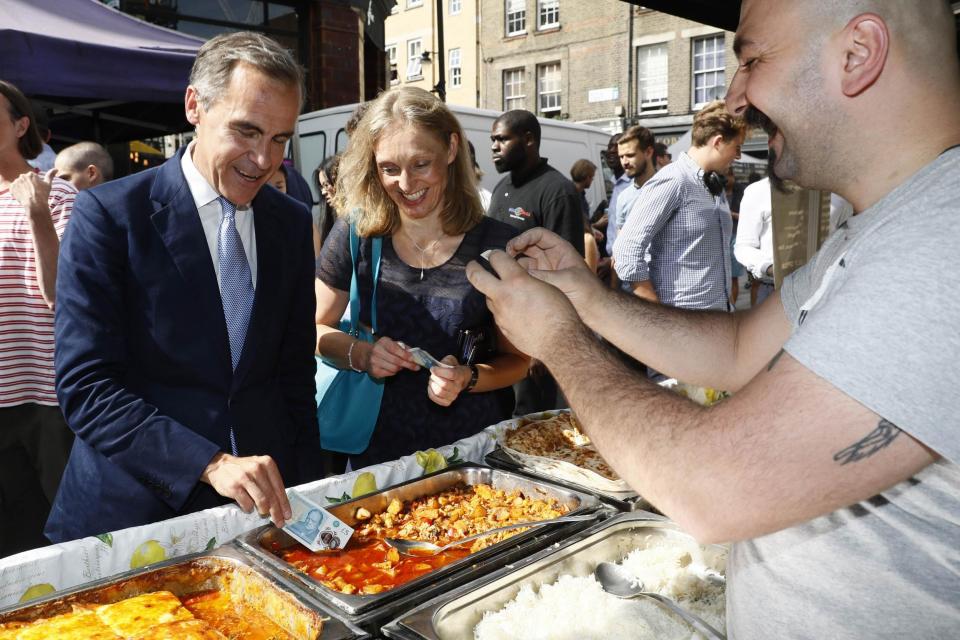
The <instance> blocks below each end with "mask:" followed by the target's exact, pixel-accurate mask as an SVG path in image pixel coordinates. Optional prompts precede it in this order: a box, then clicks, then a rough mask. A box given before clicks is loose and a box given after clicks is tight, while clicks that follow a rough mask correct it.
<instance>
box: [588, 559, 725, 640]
mask: <svg viewBox="0 0 960 640" xmlns="http://www.w3.org/2000/svg"><path fill="white" fill-rule="evenodd" d="M593 573H594V575H595V576H596V577H597V581H599V582H600V586H602V587H603V590H604V591H606V592H607V593H609V594H610V595H613V596H616V597H618V598H636V597H639V596H643V597H646V598H652V599H654V600H656V601H657V602H659V603H661V604H663V605H664V606H665V607H667V608H668V609H670V610H671V611H673V612H674V613H675V614H677V615H678V616H680V617H681V618H683V619H684V620H685V621H686V622H687V623H688V624H689V625H690V626H691V627H693V628H694V629H696V630H697V632H699V633H701V634H703V635H704V636H705V637H707V638H713V639H714V640H726V638H727V637H726V636H725V635H723V634H722V633H720V632H719V631H717V630H716V629H714V628H713V627H711V626H710V625H709V624H707V623H706V622H704V621H703V620H701V619H700V618H699V617H697V616H695V615H693V614H692V613H690V612H689V611H686V610H685V609H683V608H681V607H680V606H679V605H678V604H677V603H676V602H674V601H673V600H671V599H670V598H668V597H666V596H662V595H660V594H659V593H653V592H651V591H644V590H643V583H638V582H634V581H632V580H631V579H630V578H629V577H628V576H626V575H624V572H623V570H622V569H621V567H620V565H617V564H614V563H612V562H601V563H600V564H598V565H597V568H596V570H595V571H594V572H593Z"/></svg>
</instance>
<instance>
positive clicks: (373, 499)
mask: <svg viewBox="0 0 960 640" xmlns="http://www.w3.org/2000/svg"><path fill="white" fill-rule="evenodd" d="M599 507H600V503H599V501H598V500H597V498H596V497H595V496H592V495H589V494H587V493H582V492H578V491H574V490H571V489H568V488H565V487H561V486H558V485H553V484H551V483H549V482H544V481H541V480H538V479H534V478H530V477H528V476H523V475H520V474H514V473H511V472H507V471H501V470H497V469H492V468H490V467H486V466H483V465H476V464H464V465H459V466H455V467H450V468H448V469H445V470H443V471H440V472H438V473H435V474H432V475H429V476H424V477H423V478H418V479H415V480H411V481H408V482H405V483H402V484H399V485H396V486H393V487H390V488H387V489H384V490H382V491H379V492H376V493H371V494H368V495H366V496H362V497H360V498H356V499H354V500H350V501H347V502H343V503H340V504H338V505H336V506H332V507H329V508H328V509H329V511H331V512H332V513H333V514H334V515H335V516H337V517H338V518H340V519H341V520H342V521H344V522H345V523H346V524H348V525H350V526H351V527H353V528H354V530H355V532H354V534H353V537H352V538H351V539H350V542H349V543H348V544H347V546H346V548H345V549H342V550H337V551H318V552H313V551H310V550H308V549H306V548H305V547H303V546H302V545H300V544H299V543H298V542H296V541H295V540H294V539H293V538H291V537H290V536H288V535H287V534H286V533H284V532H283V531H282V530H279V529H277V528H276V527H274V526H272V525H267V526H265V527H262V528H260V529H257V530H254V531H251V532H249V533H247V534H245V535H244V536H242V537H241V538H240V539H238V541H237V543H238V545H239V546H240V547H242V548H244V549H246V550H247V551H248V552H250V553H251V554H253V555H255V556H258V557H259V558H260V559H261V560H262V561H263V562H264V563H265V564H266V565H267V566H269V567H270V568H272V569H273V570H274V571H277V572H279V573H280V574H281V575H283V576H284V577H285V578H287V579H288V580H292V581H295V582H297V583H299V584H301V585H303V586H304V587H305V588H306V589H308V590H309V591H310V592H312V593H314V594H316V596H317V597H318V599H320V600H321V601H322V602H324V603H329V604H332V605H333V606H334V607H337V608H338V609H340V610H342V611H343V612H345V613H346V614H348V616H356V617H348V620H352V621H354V622H356V623H357V624H359V625H360V626H361V627H364V628H373V627H375V625H374V624H373V622H372V621H374V619H376V618H379V617H382V616H383V615H389V613H391V612H396V611H397V610H402V609H403V607H405V606H412V605H413V604H416V603H418V602H422V601H423V599H424V598H426V597H428V596H430V595H435V594H437V593H439V592H441V591H444V590H446V589H449V588H452V587H453V586H456V585H458V584H462V583H464V582H466V581H468V580H472V579H474V578H476V577H478V576H479V575H482V574H483V573H485V572H487V571H492V570H494V569H496V568H498V567H500V566H502V565H503V564H504V563H507V562H511V561H513V560H516V559H518V558H520V557H525V556H526V555H529V554H530V553H532V552H534V551H536V550H539V549H541V548H543V547H545V546H548V545H549V544H552V543H554V542H557V541H558V540H560V539H562V538H564V537H566V536H568V535H570V534H571V533H573V532H574V531H578V530H579V529H581V528H583V527H585V526H590V522H589V521H588V522H586V523H575V524H572V525H571V524H558V525H555V526H550V527H538V528H534V529H515V530H511V531H506V532H500V533H496V534H492V535H491V536H490V537H487V538H480V539H479V540H476V541H473V542H468V543H467V544H465V545H463V546H462V547H453V548H452V549H450V550H447V551H444V552H442V553H440V554H438V555H434V556H426V555H417V556H405V555H402V554H400V553H398V552H397V550H396V549H394V548H392V547H390V546H389V545H388V544H387V543H385V542H384V541H383V539H384V538H388V537H389V538H401V539H407V540H426V541H429V542H433V543H436V544H439V545H444V544H447V543H448V542H453V541H455V540H457V539H459V538H464V537H466V536H469V535H472V534H474V533H479V532H481V531H486V530H489V529H494V528H496V527H498V526H504V525H507V524H512V523H515V522H526V521H532V520H545V519H548V518H555V517H559V516H563V515H573V514H582V513H589V512H597V514H598V517H602V516H603V514H604V512H602V511H597V510H598V508H599ZM607 515H609V514H607ZM388 604H389V605H390V606H389V607H388V606H387V605H388ZM371 610H374V611H378V612H381V614H382V615H380V616H378V615H376V614H371V613H370V612H371ZM384 612H385V613H384Z"/></svg>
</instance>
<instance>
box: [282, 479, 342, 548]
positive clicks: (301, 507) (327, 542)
mask: <svg viewBox="0 0 960 640" xmlns="http://www.w3.org/2000/svg"><path fill="white" fill-rule="evenodd" d="M287 498H288V499H289V500H290V509H291V511H293V516H292V517H291V518H290V520H289V522H287V524H286V525H285V526H284V527H283V530H284V531H286V532H287V533H289V534H290V535H291V536H293V537H294V538H296V539H297V540H298V541H299V542H300V543H301V544H303V546H305V547H306V548H308V549H310V550H311V551H326V550H329V549H343V548H344V547H345V546H347V542H348V541H349V540H350V536H352V535H353V529H352V528H351V527H349V526H347V525H346V524H345V523H344V522H343V521H342V520H340V519H339V518H337V517H336V516H335V515H333V514H332V513H330V512H329V511H327V510H326V509H324V508H323V507H321V506H320V505H318V504H317V503H315V502H314V501H313V500H310V499H309V498H305V497H304V496H302V495H301V494H300V493H299V492H297V491H294V490H292V489H291V490H289V491H287Z"/></svg>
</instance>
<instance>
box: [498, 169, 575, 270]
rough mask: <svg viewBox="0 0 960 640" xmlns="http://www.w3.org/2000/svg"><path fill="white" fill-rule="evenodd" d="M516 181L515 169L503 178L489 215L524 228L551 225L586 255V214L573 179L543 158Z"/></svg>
mask: <svg viewBox="0 0 960 640" xmlns="http://www.w3.org/2000/svg"><path fill="white" fill-rule="evenodd" d="M517 183H518V184H514V174H513V172H511V173H508V174H507V175H505V176H504V177H503V179H502V180H500V182H499V184H497V186H496V187H495V188H494V190H493V197H492V198H491V199H490V207H489V208H488V209H487V215H488V216H490V217H491V218H494V219H495V220H500V221H501V222H506V223H507V224H510V225H513V226H514V227H516V228H517V229H519V230H520V231H521V232H523V231H526V230H527V229H532V228H533V227H544V228H546V229H549V230H550V231H553V232H554V233H556V234H557V235H559V236H560V237H562V238H564V239H565V240H567V241H568V242H569V243H570V244H572V245H573V246H574V247H575V248H576V249H577V251H579V252H580V255H583V233H584V227H583V214H582V212H581V205H580V197H579V195H577V190H576V189H575V188H574V186H573V182H571V181H570V180H568V179H567V178H565V177H564V176H563V174H561V173H560V172H559V171H557V170H556V169H554V168H553V167H551V166H550V165H549V164H547V159H546V158H541V159H540V164H539V165H537V167H536V168H535V169H534V170H533V171H531V172H530V173H529V174H527V175H524V176H522V177H518V178H517Z"/></svg>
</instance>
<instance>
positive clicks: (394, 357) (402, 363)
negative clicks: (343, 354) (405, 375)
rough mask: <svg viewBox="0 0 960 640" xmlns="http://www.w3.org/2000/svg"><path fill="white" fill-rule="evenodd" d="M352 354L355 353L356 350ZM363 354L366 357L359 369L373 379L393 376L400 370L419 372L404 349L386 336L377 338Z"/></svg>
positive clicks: (417, 366) (418, 367) (411, 357)
mask: <svg viewBox="0 0 960 640" xmlns="http://www.w3.org/2000/svg"><path fill="white" fill-rule="evenodd" d="M367 344H369V343H367ZM354 352H356V349H355V350H354ZM365 352H366V355H365V356H364V360H363V361H362V366H361V367H360V368H361V369H363V370H364V371H366V372H367V373H369V374H370V375H371V376H373V377H374V378H386V377H388V376H394V375H396V374H397V373H399V372H400V370H401V369H409V370H410V371H419V370H420V365H418V364H417V363H416V362H414V360H413V356H411V355H410V352H409V351H407V350H406V349H404V348H403V345H401V344H400V343H399V342H397V341H396V340H392V339H390V338H388V337H386V336H384V337H382V338H379V339H378V340H377V341H376V342H375V343H373V345H372V346H371V347H367V348H366V349H365Z"/></svg>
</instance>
